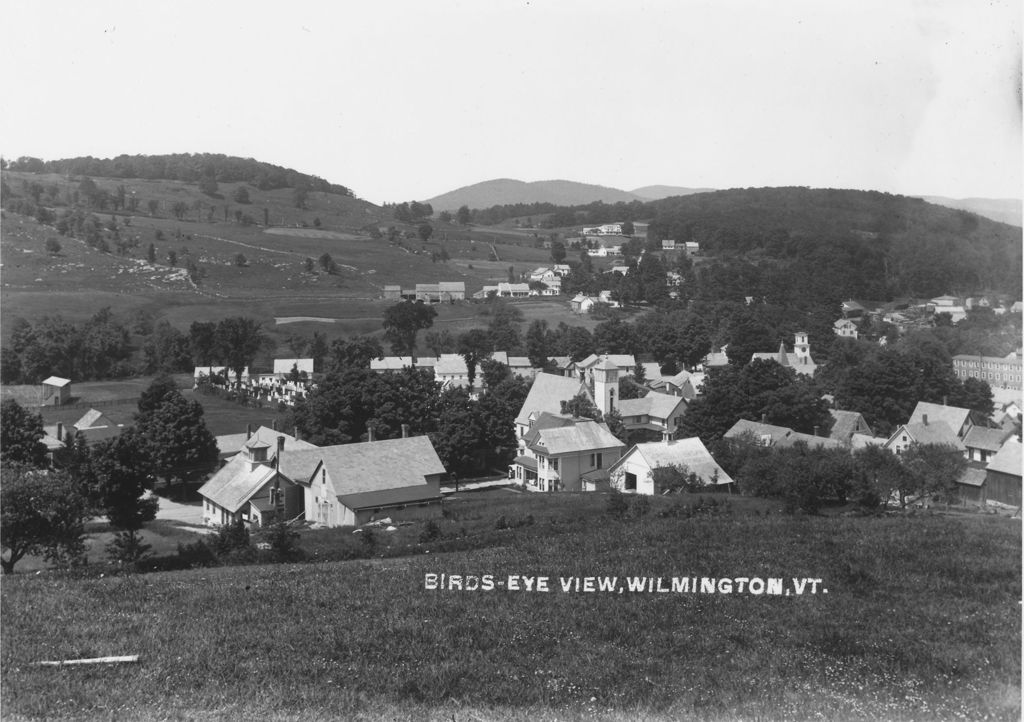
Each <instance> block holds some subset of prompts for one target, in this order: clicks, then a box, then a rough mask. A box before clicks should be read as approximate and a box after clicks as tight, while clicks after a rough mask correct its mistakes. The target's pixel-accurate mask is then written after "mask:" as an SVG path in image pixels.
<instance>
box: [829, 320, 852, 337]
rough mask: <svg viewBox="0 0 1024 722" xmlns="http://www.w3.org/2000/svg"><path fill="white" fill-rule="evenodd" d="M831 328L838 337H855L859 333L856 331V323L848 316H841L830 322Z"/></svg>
mask: <svg viewBox="0 0 1024 722" xmlns="http://www.w3.org/2000/svg"><path fill="white" fill-rule="evenodd" d="M832 330H833V331H834V332H835V334H836V336H839V337H840V338H852V339H856V338H857V336H858V335H859V334H858V332H857V324H856V323H854V322H853V321H851V320H850V319H848V318H841V319H839V320H838V321H836V322H835V323H833V324H832Z"/></svg>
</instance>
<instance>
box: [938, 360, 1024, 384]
mask: <svg viewBox="0 0 1024 722" xmlns="http://www.w3.org/2000/svg"><path fill="white" fill-rule="evenodd" d="M953 371H954V372H956V375H957V377H958V378H960V379H961V380H963V379H979V380H980V381H987V382H988V385H989V386H991V387H992V388H1003V389H1019V388H1021V353H1020V352H1019V351H1017V352H1014V353H1011V354H1010V355H1009V356H1006V357H1003V358H1000V357H998V356H974V355H972V354H958V355H957V356H954V357H953Z"/></svg>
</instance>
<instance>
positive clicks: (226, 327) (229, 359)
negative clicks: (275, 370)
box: [217, 316, 268, 387]
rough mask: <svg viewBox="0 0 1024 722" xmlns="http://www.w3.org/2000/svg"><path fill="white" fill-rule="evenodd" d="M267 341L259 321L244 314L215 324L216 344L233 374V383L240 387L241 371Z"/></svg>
mask: <svg viewBox="0 0 1024 722" xmlns="http://www.w3.org/2000/svg"><path fill="white" fill-rule="evenodd" d="M267 343H268V339H267V336H266V335H265V334H264V333H263V326H262V324H260V322H259V321H256V320H254V319H251V318H246V317H245V316H235V317H232V318H225V319H224V320H223V321H221V322H220V323H218V324H217V346H218V348H219V350H220V357H221V358H222V359H223V360H224V363H225V365H226V366H227V367H228V368H229V369H231V371H232V372H234V374H235V385H236V386H238V387H241V385H242V372H243V371H244V370H245V369H246V367H247V366H250V365H252V362H253V360H254V359H255V358H256V354H257V353H259V352H260V350H261V349H263V348H264V347H265V346H266V345H267Z"/></svg>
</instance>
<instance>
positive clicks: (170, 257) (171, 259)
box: [167, 249, 178, 266]
mask: <svg viewBox="0 0 1024 722" xmlns="http://www.w3.org/2000/svg"><path fill="white" fill-rule="evenodd" d="M167 265H169V266H177V265H178V252H177V251H175V250H174V249H171V250H170V251H168V252H167Z"/></svg>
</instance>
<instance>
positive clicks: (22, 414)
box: [0, 399, 46, 467]
mask: <svg viewBox="0 0 1024 722" xmlns="http://www.w3.org/2000/svg"><path fill="white" fill-rule="evenodd" d="M43 435H44V434H43V417H42V416H40V415H39V414H34V413H32V412H30V411H27V410H26V409H25V408H24V407H22V405H21V404H19V403H18V402H17V401H15V400H14V399H4V401H3V402H2V403H0V460H2V461H4V462H13V463H16V464H24V465H27V466H34V467H40V466H43V464H45V463H46V446H45V445H44V444H43V442H42V441H41V439H42V438H43Z"/></svg>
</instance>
